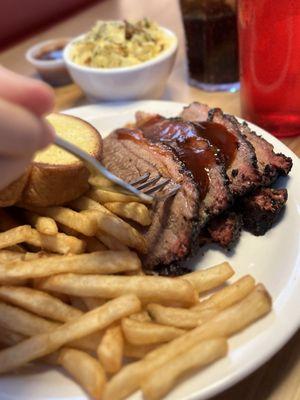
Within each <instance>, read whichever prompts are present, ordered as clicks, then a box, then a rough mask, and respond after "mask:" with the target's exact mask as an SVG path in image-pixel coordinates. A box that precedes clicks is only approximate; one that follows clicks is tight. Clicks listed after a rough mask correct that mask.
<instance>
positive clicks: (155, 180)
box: [136, 174, 161, 190]
mask: <svg viewBox="0 0 300 400" xmlns="http://www.w3.org/2000/svg"><path fill="white" fill-rule="evenodd" d="M160 178H161V175H160V174H159V175H157V176H155V177H154V178H152V179H149V180H148V181H146V182H145V183H143V184H142V185H139V186H136V188H137V189H138V190H142V189H145V188H147V187H149V186H151V185H153V184H154V183H156V182H158V181H159V180H160Z"/></svg>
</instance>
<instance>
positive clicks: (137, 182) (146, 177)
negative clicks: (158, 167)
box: [129, 172, 150, 186]
mask: <svg viewBox="0 0 300 400" xmlns="http://www.w3.org/2000/svg"><path fill="white" fill-rule="evenodd" d="M149 176H150V172H146V173H145V174H144V175H142V176H140V177H139V178H137V179H135V180H133V181H131V182H129V184H130V185H132V186H135V185H138V184H139V183H143V182H145V181H146V180H147V179H148V178H149Z"/></svg>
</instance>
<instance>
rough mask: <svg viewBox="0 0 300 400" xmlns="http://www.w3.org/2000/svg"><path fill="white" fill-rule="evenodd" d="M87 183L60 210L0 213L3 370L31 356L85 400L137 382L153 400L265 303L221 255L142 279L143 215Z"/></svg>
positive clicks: (115, 398)
mask: <svg viewBox="0 0 300 400" xmlns="http://www.w3.org/2000/svg"><path fill="white" fill-rule="evenodd" d="M93 179H94V180H93V181H91V183H92V184H93V185H95V186H92V189H91V190H90V192H88V193H87V194H86V195H85V196H83V197H81V198H79V199H78V200H76V201H73V202H72V203H71V204H70V205H69V206H68V207H48V208H43V209H42V208H37V207H27V206H26V207H25V206H22V205H20V207H19V208H18V210H16V209H14V210H10V209H2V210H0V231H1V233H0V345H1V351H0V373H2V374H4V373H9V372H11V371H15V370H16V369H19V368H20V367H26V365H27V364H28V363H30V362H32V361H36V362H40V363H44V364H48V365H51V366H53V367H56V366H60V367H61V368H63V369H64V370H65V371H66V372H67V373H68V374H69V375H70V376H71V377H73V378H74V379H75V381H77V382H78V383H79V384H80V385H81V386H82V387H83V388H84V389H85V391H86V392H87V394H88V395H89V396H90V397H91V398H94V399H103V400H119V399H125V398H126V397H127V396H129V395H130V394H131V393H133V392H135V391H136V390H139V389H140V390H141V391H142V393H143V396H144V398H145V399H146V400H156V399H161V398H163V397H164V396H165V395H166V394H167V393H168V392H169V391H170V390H172V388H173V387H174V386H175V385H176V383H177V382H178V380H179V378H182V377H183V376H184V375H185V374H187V373H190V372H191V371H194V370H195V371H197V370H199V369H201V368H203V367H205V366H206V365H208V364H211V363H212V362H214V361H216V360H218V359H220V358H221V357H224V356H225V355H226V353H227V351H228V344H227V340H228V338H229V337H230V336H232V335H234V334H235V333H237V332H239V331H241V330H242V329H244V328H246V327H247V326H249V325H250V324H252V323H253V322H254V321H256V320H257V319H259V318H261V317H262V316H264V315H265V314H267V313H268V312H269V311H270V310H271V299H270V296H269V295H268V293H267V291H266V290H265V288H264V287H263V285H261V284H256V283H255V280H254V279H253V277H251V276H249V275H246V276H244V277H242V278H240V279H238V280H236V281H235V282H233V283H230V284H228V283H227V280H228V279H229V278H231V277H232V276H233V274H234V271H233V269H232V267H231V266H230V265H229V264H228V263H226V262H224V263H222V264H219V265H216V266H213V267H210V268H207V269H201V270H199V271H195V272H192V273H189V274H186V275H183V276H181V277H177V278H168V277H161V276H147V275H145V274H144V273H143V270H142V265H141V261H140V259H139V257H138V255H137V254H136V253H135V251H137V252H138V253H144V252H146V251H147V244H146V243H145V240H144V238H143V236H142V235H141V234H140V233H139V231H138V230H137V229H136V228H135V227H136V226H137V224H140V225H141V226H147V225H149V224H150V223H151V211H150V210H149V209H148V207H147V205H145V204H141V203H140V202H139V201H138V199H136V198H134V197H133V196H131V195H128V194H126V193H123V192H120V191H118V190H117V189H116V188H115V187H113V186H112V185H111V183H110V182H108V181H106V180H105V179H104V178H97V180H96V182H95V178H93ZM15 215H18V219H16V218H15ZM21 220H22V221H26V223H25V224H23V225H21V222H20V221H21ZM129 221H134V224H133V225H131V224H130V223H129ZM134 226H135V227H134Z"/></svg>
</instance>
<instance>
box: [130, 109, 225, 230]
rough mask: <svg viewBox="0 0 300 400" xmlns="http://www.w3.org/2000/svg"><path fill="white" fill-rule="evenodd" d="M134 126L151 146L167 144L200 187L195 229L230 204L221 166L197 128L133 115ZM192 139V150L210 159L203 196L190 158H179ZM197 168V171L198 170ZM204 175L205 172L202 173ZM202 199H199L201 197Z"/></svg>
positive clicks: (193, 163) (159, 117)
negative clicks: (193, 140)
mask: <svg viewBox="0 0 300 400" xmlns="http://www.w3.org/2000/svg"><path fill="white" fill-rule="evenodd" d="M136 120H137V125H138V126H139V128H140V129H141V130H142V131H143V133H144V136H145V137H146V138H147V139H149V140H151V141H152V142H155V143H157V142H161V143H168V145H169V146H171V147H172V149H173V150H174V151H175V152H176V154H177V156H178V158H179V159H180V160H181V161H182V162H184V163H185V165H186V167H187V168H189V170H190V171H191V172H192V173H194V178H195V180H196V182H197V183H198V184H199V187H200V200H201V201H200V206H199V225H200V227H203V226H205V225H206V223H207V221H208V220H209V219H210V218H211V217H213V216H214V215H218V214H220V213H221V212H222V211H223V210H225V209H226V208H228V207H229V206H230V204H231V201H232V198H231V194H230V192H229V189H228V182H227V177H226V173H225V168H224V164H223V162H222V161H221V159H220V158H219V157H218V155H217V154H216V151H215V149H212V146H211V145H210V143H209V142H208V141H207V140H206V139H203V138H201V137H200V136H199V135H198V131H197V127H195V126H194V125H193V124H192V123H190V122H188V121H183V120H182V119H179V118H171V119H166V118H163V117H161V116H159V115H149V114H148V115H147V114H145V113H137V115H136ZM194 138H196V139H197V140H196V142H192V146H193V148H197V146H198V149H199V151H200V152H201V151H210V152H211V156H212V157H213V163H212V165H210V166H209V165H208V164H207V165H206V166H205V169H207V170H208V181H209V183H208V187H207V189H206V190H205V192H204V194H203V193H202V192H201V184H202V182H201V177H200V181H199V177H198V176H197V172H196V174H195V165H196V168H197V166H198V165H197V164H195V162H192V161H191V160H192V158H193V154H191V157H190V158H189V157H188V159H187V160H186V154H185V155H184V154H183V146H184V145H185V144H186V143H188V140H190V139H194ZM200 168H201V165H200V166H199V168H197V169H198V171H199V170H200ZM205 173H206V174H207V172H205ZM201 195H202V196H201Z"/></svg>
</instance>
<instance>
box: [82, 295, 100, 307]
mask: <svg viewBox="0 0 300 400" xmlns="http://www.w3.org/2000/svg"><path fill="white" fill-rule="evenodd" d="M82 301H83V302H84V304H85V306H86V307H87V309H88V310H94V308H97V307H100V306H102V305H103V304H104V303H105V302H106V300H105V299H99V298H98V297H82Z"/></svg>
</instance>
